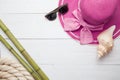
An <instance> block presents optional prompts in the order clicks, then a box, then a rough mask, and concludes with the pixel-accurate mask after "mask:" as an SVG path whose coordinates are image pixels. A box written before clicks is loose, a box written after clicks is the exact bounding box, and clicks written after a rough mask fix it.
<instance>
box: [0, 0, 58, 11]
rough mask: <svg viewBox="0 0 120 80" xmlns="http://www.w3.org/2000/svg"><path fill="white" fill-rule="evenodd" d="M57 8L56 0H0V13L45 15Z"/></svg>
mask: <svg viewBox="0 0 120 80" xmlns="http://www.w3.org/2000/svg"><path fill="white" fill-rule="evenodd" d="M57 6H58V0H52V1H51V0H29V1H28V0H0V13H46V12H49V11H51V10H53V9H54V8H56V7H57Z"/></svg>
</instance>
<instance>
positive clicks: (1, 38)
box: [0, 35, 42, 80]
mask: <svg viewBox="0 0 120 80" xmlns="http://www.w3.org/2000/svg"><path fill="white" fill-rule="evenodd" d="M0 41H1V42H2V43H3V44H4V45H5V47H6V48H7V49H8V50H9V51H10V52H11V53H12V54H13V55H14V56H15V57H16V58H17V59H18V60H19V62H20V63H21V64H22V65H23V66H24V67H25V68H26V69H27V71H28V72H29V73H30V74H31V75H32V76H33V77H34V79H35V80H42V79H41V78H40V77H39V75H38V74H37V73H36V72H35V71H34V70H33V69H32V68H31V66H30V65H29V64H28V63H26V62H25V61H24V59H22V57H21V56H20V55H19V54H18V53H17V52H16V51H15V50H14V49H13V48H12V47H11V46H10V44H9V43H8V42H7V41H6V40H5V39H4V38H3V37H2V36H1V35H0Z"/></svg>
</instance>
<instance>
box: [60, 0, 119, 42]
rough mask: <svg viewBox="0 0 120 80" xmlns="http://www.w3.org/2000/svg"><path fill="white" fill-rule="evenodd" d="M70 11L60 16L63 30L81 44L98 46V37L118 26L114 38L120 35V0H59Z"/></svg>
mask: <svg viewBox="0 0 120 80" xmlns="http://www.w3.org/2000/svg"><path fill="white" fill-rule="evenodd" d="M66 3H67V4H68V8H69V11H68V12H67V13H66V14H65V15H60V14H59V19H60V22H61V24H62V27H63V29H64V30H65V31H66V32H67V33H68V34H69V35H70V36H71V37H72V38H73V39H75V40H77V41H79V42H80V43H81V44H97V43H98V41H97V36H98V35H99V34H100V33H101V32H103V31H104V30H106V29H107V28H109V27H110V26H112V25H116V29H115V31H114V34H113V38H114V39H115V38H117V37H118V36H119V35H120V0H59V6H60V5H63V4H66Z"/></svg>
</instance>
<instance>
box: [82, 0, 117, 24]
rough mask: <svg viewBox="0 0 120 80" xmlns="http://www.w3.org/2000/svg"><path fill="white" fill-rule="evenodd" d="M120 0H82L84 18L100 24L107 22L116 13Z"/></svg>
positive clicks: (91, 22)
mask: <svg viewBox="0 0 120 80" xmlns="http://www.w3.org/2000/svg"><path fill="white" fill-rule="evenodd" d="M118 1H119V0H81V2H80V8H81V13H82V17H83V19H84V20H85V21H86V22H88V23H90V24H92V25H99V24H103V23H105V22H107V21H108V20H109V19H110V18H111V17H112V15H113V14H114V12H115V10H116V7H117V3H118Z"/></svg>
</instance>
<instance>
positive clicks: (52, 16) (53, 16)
mask: <svg viewBox="0 0 120 80" xmlns="http://www.w3.org/2000/svg"><path fill="white" fill-rule="evenodd" d="M57 12H59V13H60V14H62V15H64V14H65V13H67V12H68V4H64V5H61V6H59V7H58V8H56V9H54V10H53V11H51V12H49V13H48V14H46V15H45V17H46V18H47V19H48V20H50V21H52V20H55V19H56V17H57V14H56V13H57Z"/></svg>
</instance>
